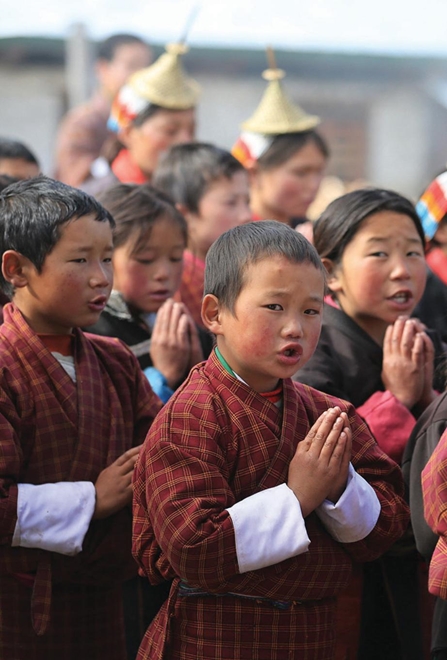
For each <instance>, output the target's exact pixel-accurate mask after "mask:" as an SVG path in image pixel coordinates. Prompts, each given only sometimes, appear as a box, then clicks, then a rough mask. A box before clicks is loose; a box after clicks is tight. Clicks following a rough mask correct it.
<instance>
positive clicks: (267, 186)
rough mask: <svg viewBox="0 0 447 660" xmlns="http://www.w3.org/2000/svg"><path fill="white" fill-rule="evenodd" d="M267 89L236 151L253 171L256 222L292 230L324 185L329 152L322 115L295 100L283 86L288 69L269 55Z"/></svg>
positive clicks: (235, 147) (252, 181)
mask: <svg viewBox="0 0 447 660" xmlns="http://www.w3.org/2000/svg"><path fill="white" fill-rule="evenodd" d="M269 54H270V57H269V60H270V68H269V69H267V70H266V71H264V73H263V77H264V78H265V79H266V80H267V81H268V86H267V89H266V90H265V92H264V95H263V97H262V99H261V102H260V104H259V106H258V107H257V109H256V110H255V112H254V114H253V115H252V116H251V117H250V118H249V119H248V120H247V121H245V122H244V123H243V124H242V133H241V136H240V137H239V139H238V141H237V142H236V144H235V145H234V147H233V155H234V156H236V158H238V159H239V160H240V161H241V162H242V163H243V164H244V166H245V167H246V168H247V169H248V171H249V173H250V198H251V209H252V213H253V219H254V220H267V219H272V220H278V221H280V222H285V223H287V224H290V225H292V226H293V227H295V226H297V225H299V224H304V223H306V222H307V210H308V208H309V206H310V204H311V203H312V202H313V201H314V199H315V197H316V195H317V193H318V189H319V187H320V184H321V181H322V179H323V175H324V172H325V167H326V164H327V160H328V158H329V149H328V147H327V145H326V142H325V141H324V139H323V138H322V136H321V135H320V134H319V133H318V132H317V131H316V130H315V127H316V126H318V124H319V123H320V119H319V117H316V116H315V115H308V114H307V113H306V112H305V111H304V110H303V109H302V108H301V107H300V106H298V105H297V104H295V103H294V102H292V100H291V99H289V97H288V96H287V95H286V93H285V91H284V89H283V88H282V86H281V82H280V81H281V79H282V78H283V77H284V75H285V74H284V71H282V70H281V69H278V68H277V67H276V64H275V61H274V58H273V55H272V52H271V51H269Z"/></svg>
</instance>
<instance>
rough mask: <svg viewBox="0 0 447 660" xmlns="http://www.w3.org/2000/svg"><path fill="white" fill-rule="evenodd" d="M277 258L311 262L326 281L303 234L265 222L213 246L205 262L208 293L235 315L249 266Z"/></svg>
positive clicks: (232, 231) (233, 231)
mask: <svg viewBox="0 0 447 660" xmlns="http://www.w3.org/2000/svg"><path fill="white" fill-rule="evenodd" d="M276 256H281V257H285V258H286V259H288V260H289V261H292V262H294V263H298V264H301V263H310V264H312V265H313V266H315V268H317V269H318V270H320V271H321V274H322V275H323V279H324V281H326V275H325V273H326V271H325V268H324V266H323V264H322V262H321V260H320V257H319V256H318V253H317V251H316V250H315V248H314V247H313V245H311V243H309V241H308V240H307V239H306V238H304V236H303V235H302V234H300V233H299V232H297V231H295V230H294V229H292V228H291V227H289V226H288V225H286V224H284V223H282V222H277V221H276V220H261V221H260V222H249V223H247V224H245V225H239V226H237V227H234V228H233V229H229V230H228V231H226V232H225V233H224V234H222V235H221V236H220V237H219V238H218V239H217V240H216V241H215V242H214V243H213V245H212V246H211V248H210V249H209V251H208V253H207V255H206V260H205V264H206V265H205V285H204V294H205V295H206V294H213V295H214V296H216V298H218V300H219V303H220V304H221V305H222V306H223V307H225V308H227V309H228V310H230V312H233V311H234V305H235V302H236V300H237V298H238V296H239V294H240V292H241V291H242V288H243V286H244V283H245V279H244V276H245V272H246V270H247V268H248V266H251V265H252V264H255V263H257V262H258V261H261V259H265V258H272V257H276Z"/></svg>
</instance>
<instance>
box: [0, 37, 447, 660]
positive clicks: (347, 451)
mask: <svg viewBox="0 0 447 660" xmlns="http://www.w3.org/2000/svg"><path fill="white" fill-rule="evenodd" d="M185 50H186V47H185V45H184V44H182V43H181V44H171V45H169V46H167V48H166V51H165V52H164V53H163V54H162V55H161V56H160V57H159V58H158V59H157V60H156V61H155V62H152V52H151V49H150V47H149V46H148V45H147V44H146V43H145V42H144V41H142V40H141V39H139V38H138V37H136V36H133V35H128V34H122V35H121V34H119V35H114V36H113V37H110V38H109V39H107V40H106V41H105V42H104V43H103V44H101V47H100V49H99V51H98V57H97V62H96V74H97V79H98V90H97V92H96V93H95V95H94V96H93V97H92V99H90V100H89V101H88V102H87V103H86V104H84V105H83V106H81V107H79V108H75V109H74V110H71V111H70V112H69V113H68V114H67V116H66V117H65V118H64V119H63V121H62V123H61V125H60V128H59V133H58V138H57V141H56V147H55V168H54V171H53V172H51V173H46V174H47V175H45V174H43V173H41V171H40V165H39V159H38V158H37V157H36V156H35V155H34V154H33V153H32V152H31V151H30V149H29V148H28V147H27V146H26V145H24V144H23V143H22V142H21V141H20V140H16V139H15V138H11V137H9V136H5V137H4V138H1V139H0V255H1V272H0V287H1V291H2V293H1V297H0V304H1V307H2V318H1V324H0V521H1V522H0V539H1V541H0V555H1V558H2V561H1V564H0V657H1V658H4V659H5V660H56V659H57V660H59V659H61V660H81V659H83V660H84V659H85V660H103V659H105V658H107V660H135V659H138V660H193V659H194V660H221V659H222V660H224V659H225V660H286V659H287V660H354V659H356V660H373V659H374V660H429V658H432V659H434V660H443V659H444V658H447V602H446V601H447V514H446V510H447V430H446V429H447V403H446V402H447V398H446V396H447V394H446V390H447V387H446V386H447V371H446V357H447V233H446V227H447V172H443V173H441V174H439V175H438V176H436V178H435V179H434V180H433V181H432V183H431V184H430V186H429V187H428V188H427V190H426V191H425V192H424V193H423V194H422V195H421V198H420V200H419V201H418V203H417V204H416V205H414V204H413V203H412V201H410V200H409V199H407V198H406V197H403V196H402V195H401V194H399V193H398V192H396V191H392V190H387V189H378V188H375V187H373V186H368V187H365V186H363V187H360V188H358V189H356V190H352V191H350V192H347V193H345V194H341V195H340V196H338V197H336V198H335V199H333V200H332V201H330V203H328V205H327V206H326V207H325V208H324V210H323V211H322V213H321V214H320V216H319V217H318V219H317V220H316V221H312V222H311V221H310V220H309V217H308V210H309V207H310V206H311V204H312V203H313V202H314V201H315V199H316V197H317V194H318V191H319V188H320V184H321V182H322V180H323V177H324V175H325V170H326V166H327V162H328V159H329V157H330V150H329V147H328V145H327V144H326V141H325V139H324V138H323V136H322V134H321V133H320V132H319V124H320V118H319V117H316V116H314V115H311V114H308V113H307V112H306V111H305V110H303V109H302V108H301V107H300V106H298V105H297V104H296V103H295V102H294V101H293V100H291V99H290V98H289V96H288V95H287V91H286V88H285V86H284V84H283V83H282V78H283V77H284V72H283V71H281V70H280V69H278V68H277V67H276V64H275V62H274V61H273V59H272V58H271V59H270V67H269V68H268V69H267V71H265V72H264V78H265V79H266V81H267V84H266V88H265V92H264V94H263V96H262V98H261V100H260V103H259V105H258V106H257V108H256V109H255V110H254V112H253V114H252V116H251V117H250V118H248V119H247V120H246V121H245V122H244V123H243V124H242V126H241V133H240V135H239V137H238V139H237V140H236V141H235V144H234V147H233V149H232V151H231V152H230V151H228V150H226V149H223V148H221V147H220V146H218V145H215V144H211V143H203V142H198V141H196V122H195V114H196V108H197V104H198V103H199V99H200V89H199V86H198V84H197V82H196V81H195V80H193V79H192V78H191V77H190V76H189V75H188V74H187V73H186V72H185V70H184V68H183V64H182V55H183V54H184V52H185Z"/></svg>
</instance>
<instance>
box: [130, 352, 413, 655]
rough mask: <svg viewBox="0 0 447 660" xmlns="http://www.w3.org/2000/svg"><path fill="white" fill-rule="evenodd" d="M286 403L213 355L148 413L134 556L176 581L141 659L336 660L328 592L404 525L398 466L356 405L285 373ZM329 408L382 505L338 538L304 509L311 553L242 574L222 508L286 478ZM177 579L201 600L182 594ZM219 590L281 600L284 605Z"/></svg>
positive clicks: (156, 576)
mask: <svg viewBox="0 0 447 660" xmlns="http://www.w3.org/2000/svg"><path fill="white" fill-rule="evenodd" d="M283 403H284V409H283V412H282V415H281V411H279V410H278V408H277V407H275V406H274V405H273V404H272V403H270V402H268V401H267V400H266V399H265V398H263V397H262V396H261V395H259V394H257V393H256V392H255V391H253V390H252V389H251V388H250V387H248V386H247V385H245V384H243V383H241V382H239V381H238V380H237V379H236V378H234V377H233V376H232V375H230V374H229V373H227V372H226V371H225V370H224V368H223V367H222V366H221V364H220V363H219V361H218V359H217V357H216V356H215V354H214V353H213V354H212V355H211V357H210V358H209V360H208V361H207V362H206V363H204V364H202V365H199V366H198V367H195V368H194V369H193V370H192V372H191V374H190V376H189V378H188V380H187V381H186V382H185V384H184V385H183V386H182V387H181V388H180V389H179V390H178V391H177V392H176V393H175V394H174V396H173V397H172V399H170V401H169V402H168V403H167V404H166V405H165V407H164V409H163V410H162V411H161V413H160V414H159V415H158V416H157V419H156V420H155V422H154V424H153V426H152V428H151V431H150V432H149V434H148V436H147V438H146V441H145V443H144V445H143V449H142V452H141V454H140V458H139V461H138V463H137V466H136V469H135V472H134V486H135V488H134V526H133V552H134V556H135V557H136V559H137V561H138V562H139V564H140V566H141V568H142V569H143V570H144V572H145V573H146V574H147V576H148V578H149V580H150V581H151V582H154V583H156V582H157V581H159V580H161V577H162V576H163V577H173V578H174V583H173V588H172V589H171V595H170V598H169V600H168V602H167V603H165V605H164V606H163V608H162V609H161V611H160V612H159V614H158V616H157V617H156V619H155V620H154V621H153V623H152V624H151V626H150V627H149V629H148V631H147V633H146V636H145V638H144V640H143V642H142V645H141V647H140V652H139V656H138V658H139V659H140V660H143V658H144V659H146V658H151V659H157V660H159V659H161V658H164V659H166V660H167V659H169V660H192V659H193V658H194V659H195V658H200V659H201V660H215V659H217V658H219V659H220V658H222V659H223V658H231V659H232V660H245V659H250V660H285V659H286V658H287V659H289V660H290V659H294V660H298V659H299V660H304V659H306V660H323V659H324V660H328V659H329V658H333V652H334V620H333V619H334V599H335V596H336V595H337V594H338V593H339V592H340V591H341V590H342V589H343V588H344V587H345V585H346V584H347V583H348V580H349V577H350V574H351V562H352V560H353V559H355V560H356V561H365V560H371V559H373V558H375V557H377V556H378V555H380V554H381V553H382V552H384V551H385V550H386V549H387V548H388V547H389V546H390V545H391V544H392V543H393V542H394V541H395V540H396V539H397V538H399V537H400V536H401V535H402V533H403V532H404V530H405V529H406V526H407V524H408V519H409V515H408V508H407V506H406V504H405V502H404V500H403V483H402V475H401V472H400V469H399V467H398V466H397V465H396V464H395V463H394V462H393V461H392V460H391V459H389V458H388V457H387V456H386V455H385V454H384V453H383V452H382V450H381V449H380V448H379V447H378V445H377V444H376V442H375V441H374V439H373V438H372V436H371V435H370V433H369V431H368V429H367V427H366V425H365V423H364V422H363V421H362V419H361V418H360V417H359V416H358V415H357V414H356V413H355V410H354V408H353V407H352V406H351V405H350V404H348V403H346V402H344V401H340V400H338V399H335V398H334V397H330V396H327V395H325V394H323V393H320V392H318V391H316V390H314V389H312V388H310V387H308V386H306V385H302V384H298V383H296V384H294V383H292V381H291V380H285V381H284V402H283ZM335 404H337V405H339V406H340V407H341V408H342V410H345V411H347V413H348V415H349V419H350V423H351V426H352V429H353V438H354V439H353V455H352V463H353V465H354V466H355V468H356V469H357V470H358V472H359V473H360V474H362V475H363V476H364V477H365V479H367V481H368V482H369V483H370V484H371V485H372V486H373V488H374V489H375V491H376V493H377V496H378V498H379V500H380V502H381V505H382V511H381V514H380V517H379V520H378V522H377V524H376V526H375V528H374V530H373V531H372V532H371V533H370V534H369V535H368V537H367V538H366V539H364V540H363V541H359V542H357V543H352V544H345V545H342V544H340V543H337V542H336V541H334V540H333V539H332V537H331V536H330V535H329V534H328V533H327V532H326V530H325V528H324V527H323V526H322V524H321V523H320V521H319V519H318V517H317V515H316V514H311V515H310V516H308V518H307V519H306V527H307V531H308V535H309V537H310V539H311V544H310V547H309V551H308V552H306V553H304V554H301V555H299V556H297V557H294V558H291V559H288V560H286V561H283V562H280V563H279V564H276V565H274V566H270V567H268V568H264V569H261V570H257V571H252V572H248V573H245V574H240V573H239V570H238V561H237V555H236V547H235V536H234V531H233V524H232V521H231V517H230V515H229V514H228V512H227V511H226V508H227V507H230V506H232V505H233V504H235V503H236V502H238V501H240V500H242V499H244V498H246V497H248V496H250V495H252V494H253V493H256V492H257V491H260V490H263V489H266V488H270V487H274V486H277V485H279V484H281V483H284V482H285V481H286V479H287V473H288V467H289V463H290V460H291V458H292V456H293V455H294V453H295V449H296V444H297V442H298V441H299V440H301V439H303V438H304V437H305V435H306V434H307V432H308V431H309V429H310V427H311V425H312V424H313V423H314V421H315V420H316V419H317V417H318V416H319V415H320V414H321V413H322V412H323V410H326V409H327V408H328V407H330V406H333V405H335ZM179 577H181V578H183V579H184V580H186V581H187V582H188V584H189V585H191V586H193V587H200V588H201V589H202V590H204V591H205V592H208V595H204V596H186V597H183V596H181V595H180V594H179V590H178V588H179V579H178V578H179ZM228 592H236V593H237V594H242V595H243V594H245V595H250V596H256V597H257V598H258V599H261V598H268V599H272V600H285V601H289V602H291V607H290V608H289V609H285V610H284V609H279V608H278V607H275V606H272V605H271V604H270V603H266V602H265V601H262V600H259V602H257V601H256V600H245V599H243V598H240V597H235V596H231V595H228ZM213 594H214V595H213ZM217 594H226V595H224V596H222V595H221V596H218V595H217Z"/></svg>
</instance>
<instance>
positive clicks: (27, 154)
mask: <svg viewBox="0 0 447 660" xmlns="http://www.w3.org/2000/svg"><path fill="white" fill-rule="evenodd" d="M13 158H14V159H15V158H20V159H21V160H25V161H26V162H27V163H32V164H33V165H37V166H38V167H39V162H38V160H37V158H36V156H35V155H34V154H33V152H32V151H30V149H28V147H27V146H26V145H24V144H23V142H18V141H17V140H10V139H9V138H2V137H0V160H3V159H8V160H11V159H13Z"/></svg>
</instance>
